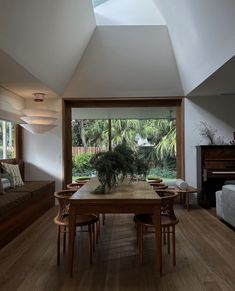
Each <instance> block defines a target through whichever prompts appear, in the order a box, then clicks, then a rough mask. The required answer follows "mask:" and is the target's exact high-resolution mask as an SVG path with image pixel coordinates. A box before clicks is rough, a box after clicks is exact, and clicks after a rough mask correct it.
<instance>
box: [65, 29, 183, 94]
mask: <svg viewBox="0 0 235 291" xmlns="http://www.w3.org/2000/svg"><path fill="white" fill-rule="evenodd" d="M182 95H183V89H182V86H181V82H180V77H179V74H178V69H177V66H176V62H175V58H174V54H173V50H172V46H171V42H170V38H169V34H168V30H167V27H166V26H98V27H97V28H96V30H95V32H94V34H93V36H92V38H91V41H90V43H89V45H88V47H87V49H86V51H85V53H84V54H83V57H82V59H81V61H80V64H79V66H78V68H77V71H76V73H75V74H74V77H73V78H72V80H71V82H70V84H69V86H68V87H67V89H66V91H65V94H64V97H80V96H81V97H106V96H107V97H115V96H117V97H122V96H123V97H139V96H140V97H145V96H154V97H155V96H167V97H168V96H182Z"/></svg>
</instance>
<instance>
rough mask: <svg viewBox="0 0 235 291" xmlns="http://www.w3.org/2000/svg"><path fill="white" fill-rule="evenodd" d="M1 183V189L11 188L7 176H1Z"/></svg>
mask: <svg viewBox="0 0 235 291" xmlns="http://www.w3.org/2000/svg"><path fill="white" fill-rule="evenodd" d="M1 184H2V188H3V191H5V190H7V189H10V188H11V183H10V181H9V180H8V179H7V178H1Z"/></svg>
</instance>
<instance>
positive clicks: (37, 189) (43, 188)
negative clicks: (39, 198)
mask: <svg viewBox="0 0 235 291" xmlns="http://www.w3.org/2000/svg"><path fill="white" fill-rule="evenodd" d="M50 183H51V181H25V182H24V185H23V186H17V187H15V188H14V189H10V190H9V192H12V193H14V192H29V193H30V194H31V197H34V196H36V195H42V194H43V193H44V192H48V184H50Z"/></svg>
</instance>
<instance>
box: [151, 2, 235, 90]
mask: <svg viewBox="0 0 235 291" xmlns="http://www.w3.org/2000/svg"><path fill="white" fill-rule="evenodd" d="M154 1H155V2H156V4H157V7H159V9H160V11H161V12H162V15H163V17H164V18H165V20H166V23H167V25H168V28H169V33H170V36H171V40H172V44H173V47H174V52H175V56H176V60H177V64H178V68H179V72H180V76H181V80H182V83H183V86H184V90H185V95H186V94H188V93H189V92H191V91H192V90H193V89H194V88H195V87H197V86H198V85H199V84H200V83H202V82H203V81H204V80H205V79H206V78H207V77H209V76H210V75H211V74H212V73H213V72H215V71H216V70H217V69H218V68H219V67H221V66H222V65H223V64H224V63H225V62H226V61H228V60H229V59H230V58H231V57H233V56H234V55H235V33H234V31H235V21H234V15H235V1H233V0H223V1H222V0H196V1H195V0H178V1H172V0H154Z"/></svg>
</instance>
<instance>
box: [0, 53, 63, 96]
mask: <svg viewBox="0 0 235 291" xmlns="http://www.w3.org/2000/svg"><path fill="white" fill-rule="evenodd" d="M0 84H1V86H2V87H3V88H6V89H7V90H9V91H11V92H14V93H17V95H19V96H21V97H24V98H32V93H36V92H43V93H45V94H46V96H47V98H58V95H57V94H56V93H55V92H53V91H52V90H50V89H49V88H48V87H47V86H46V85H45V84H43V83H42V82H41V81H40V80H38V79H37V78H35V77H34V76H33V75H32V74H30V73H29V72H28V71H27V70H26V69H25V68H23V67H22V66H20V65H19V64H18V63H17V62H16V61H14V60H13V59H12V58H11V57H10V56H9V55H7V54H6V53H4V51H3V50H1V49H0Z"/></svg>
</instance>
